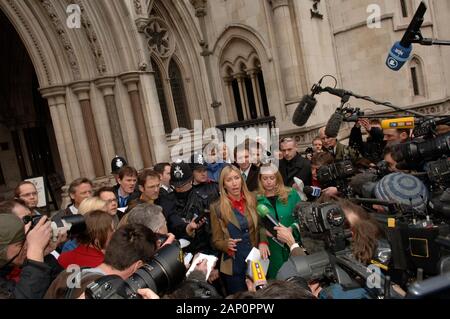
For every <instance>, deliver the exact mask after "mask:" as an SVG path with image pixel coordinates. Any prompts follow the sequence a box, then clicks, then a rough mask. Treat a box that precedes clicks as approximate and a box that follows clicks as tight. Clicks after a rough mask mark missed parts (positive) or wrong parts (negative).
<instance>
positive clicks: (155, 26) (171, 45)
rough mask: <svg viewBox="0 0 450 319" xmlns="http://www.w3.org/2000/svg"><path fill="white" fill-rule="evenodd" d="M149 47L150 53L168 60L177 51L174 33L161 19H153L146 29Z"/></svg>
mask: <svg viewBox="0 0 450 319" xmlns="http://www.w3.org/2000/svg"><path fill="white" fill-rule="evenodd" d="M144 34H145V36H146V38H147V45H148V49H149V50H150V52H154V53H156V54H157V55H158V56H159V57H161V58H168V57H170V56H171V55H172V53H173V51H174V50H175V40H174V38H173V37H172V33H171V31H170V29H169V27H168V26H167V24H166V23H165V22H164V20H162V19H160V18H152V19H150V21H149V22H148V24H147V26H145V28H144Z"/></svg>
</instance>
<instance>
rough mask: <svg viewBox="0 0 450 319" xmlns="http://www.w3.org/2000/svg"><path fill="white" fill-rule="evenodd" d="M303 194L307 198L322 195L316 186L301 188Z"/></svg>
mask: <svg viewBox="0 0 450 319" xmlns="http://www.w3.org/2000/svg"><path fill="white" fill-rule="evenodd" d="M303 192H304V193H305V194H306V195H307V196H312V197H320V194H321V193H322V190H321V189H320V187H316V186H305V187H304V188H303Z"/></svg>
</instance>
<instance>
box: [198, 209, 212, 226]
mask: <svg viewBox="0 0 450 319" xmlns="http://www.w3.org/2000/svg"><path fill="white" fill-rule="evenodd" d="M209 213H210V211H209V209H204V210H203V212H202V213H201V214H200V215H199V216H197V217H196V218H195V223H196V224H198V223H200V221H201V220H202V219H203V218H205V217H207V216H209Z"/></svg>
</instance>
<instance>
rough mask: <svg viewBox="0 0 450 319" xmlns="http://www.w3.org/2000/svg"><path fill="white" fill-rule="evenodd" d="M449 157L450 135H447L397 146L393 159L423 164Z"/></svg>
mask: <svg viewBox="0 0 450 319" xmlns="http://www.w3.org/2000/svg"><path fill="white" fill-rule="evenodd" d="M449 155H450V133H447V134H444V135H440V136H438V137H436V138H434V139H431V140H424V141H411V142H409V143H402V144H397V145H395V146H394V153H393V154H392V157H393V158H394V160H395V161H396V162H404V161H408V162H422V161H429V160H435V159H439V158H440V157H442V156H449Z"/></svg>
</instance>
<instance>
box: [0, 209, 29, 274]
mask: <svg viewBox="0 0 450 319" xmlns="http://www.w3.org/2000/svg"><path fill="white" fill-rule="evenodd" d="M24 240H25V228H24V224H23V222H22V221H21V220H20V218H19V217H17V216H16V215H13V214H0V267H3V265H4V264H6V263H7V262H8V260H7V258H6V249H7V248H8V246H9V245H11V244H15V243H19V242H21V241H24Z"/></svg>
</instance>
